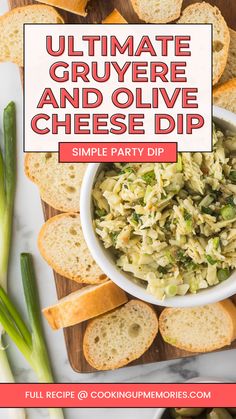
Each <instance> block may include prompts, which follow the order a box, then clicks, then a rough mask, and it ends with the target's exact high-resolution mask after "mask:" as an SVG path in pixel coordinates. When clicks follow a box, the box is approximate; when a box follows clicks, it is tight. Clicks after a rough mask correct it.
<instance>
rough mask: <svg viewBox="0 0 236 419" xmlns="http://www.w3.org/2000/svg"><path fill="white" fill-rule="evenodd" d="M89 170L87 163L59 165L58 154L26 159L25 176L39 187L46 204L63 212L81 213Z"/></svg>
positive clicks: (40, 155)
mask: <svg viewBox="0 0 236 419" xmlns="http://www.w3.org/2000/svg"><path fill="white" fill-rule="evenodd" d="M86 167H87V164H86V163H58V153H28V154H26V156H25V174H26V176H28V178H29V179H30V180H32V182H34V183H36V184H37V185H38V187H39V190H40V195H41V198H42V199H43V201H44V202H46V203H47V204H48V205H50V206H51V207H53V208H55V209H57V210H59V211H62V212H79V208H80V187H81V184H82V180H83V176H84V172H85V170H86Z"/></svg>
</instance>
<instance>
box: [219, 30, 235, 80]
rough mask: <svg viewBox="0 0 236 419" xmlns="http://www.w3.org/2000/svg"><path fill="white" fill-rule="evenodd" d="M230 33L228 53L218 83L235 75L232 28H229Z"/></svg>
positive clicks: (233, 34) (233, 32)
mask: <svg viewBox="0 0 236 419" xmlns="http://www.w3.org/2000/svg"><path fill="white" fill-rule="evenodd" d="M229 33H230V44H229V53H228V60H227V64H226V67H225V70H224V73H223V74H222V77H221V79H220V83H225V82H226V81H228V80H230V79H233V78H234V77H236V32H235V31H234V30H233V29H230V30H229Z"/></svg>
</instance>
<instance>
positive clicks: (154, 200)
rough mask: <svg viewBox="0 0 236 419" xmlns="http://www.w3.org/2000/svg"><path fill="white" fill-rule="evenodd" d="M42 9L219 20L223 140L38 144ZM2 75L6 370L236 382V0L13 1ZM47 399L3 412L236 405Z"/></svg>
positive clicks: (0, 363) (0, 315) (215, 121)
mask: <svg viewBox="0 0 236 419" xmlns="http://www.w3.org/2000/svg"><path fill="white" fill-rule="evenodd" d="M31 23H34V24H43V25H45V24H53V25H57V24H58V25H64V24H70V25H73V24H78V25H80V26H79V28H80V31H83V24H84V25H86V24H94V25H96V24H101V26H102V27H103V25H104V28H105V25H106V24H114V25H119V28H120V30H121V31H122V25H128V24H130V28H131V29H130V32H131V33H132V24H146V25H148V24H151V25H153V24H161V25H169V24H172V25H173V24H175V25H178V24H196V25H198V24H211V30H212V68H211V71H212V116H211V115H209V118H210V119H211V118H212V139H211V140H212V151H210V152H192V153H191V152H179V153H178V154H177V160H176V162H172V163H169V162H168V163H166V162H127V161H126V162H117V161H116V162H99V161H98V162H94V163H89V162H88V163H82V162H70V163H61V162H60V159H59V156H58V152H25V151H24V150H25V149H24V122H23V120H24V103H23V99H24V26H27V24H31ZM68 26H69V25H68ZM143 28H144V26H142V30H144V29H143ZM37 67H38V68H39V69H40V57H39V61H38V63H37ZM0 85H1V87H0V91H1V95H0V136H1V143H0V144H1V150H0V210H1V211H0V237H1V242H0V243H1V254H0V268H1V271H0V329H1V348H0V349H1V350H0V383H85V385H86V383H93V384H98V383H107V386H109V383H176V384H177V383H186V382H192V383H215V385H217V383H235V382H236V362H235V359H236V272H235V269H236V1H235V0H209V1H199V0H198V1H195V0H183V1H182V0H126V1H124V0H38V1H33V0H8V1H7V0H0ZM145 112H148V110H147V111H145ZM0 386H1V384H0ZM0 388H1V387H0ZM85 388H86V386H85ZM163 403H164V402H163ZM198 403H201V400H199V401H198ZM212 404H213V403H212ZM235 404H236V402H235ZM213 405H214V404H213ZM172 406H173V405H172ZM200 406H201V404H200ZM46 407H47V406H46ZM46 407H45V406H42V407H40V405H39V407H37V406H36V407H33V408H28V409H24V408H23V407H18V406H16V407H12V408H8V407H7V408H6V407H3V408H0V418H2V419H8V418H9V419H10V418H11V419H26V418H28V419H44V418H51V419H53V418H54V419H63V418H65V419H77V418H78V419H89V418H92V417H94V416H95V417H96V418H98V419H106V418H109V419H110V418H112V419H113V418H114V419H118V418H120V417H121V415H124V417H127V418H128V419H185V418H186V419H195V418H196V419H234V418H236V408H234V407H227V408H225V407H224V406H222V407H221V406H220V407H219V406H218V407H215V408H214V407H204V408H202V407H199V406H198V407H182V408H181V407H178V408H174V407H165V406H161V407H158V406H156V407H155V406H152V407H149V408H142V409H140V408H138V405H137V407H133V408H125V407H122V408H121V407H120V406H116V408H112V407H106V408H94V407H92V406H91V407H89V406H88V407H86V408H83V409H80V408H70V407H68V408H65V409H64V410H63V411H62V410H61V408H60V407H61V406H58V407H57V406H52V408H51V409H47V408H46ZM62 407H63V406H62ZM117 407H120V408H117Z"/></svg>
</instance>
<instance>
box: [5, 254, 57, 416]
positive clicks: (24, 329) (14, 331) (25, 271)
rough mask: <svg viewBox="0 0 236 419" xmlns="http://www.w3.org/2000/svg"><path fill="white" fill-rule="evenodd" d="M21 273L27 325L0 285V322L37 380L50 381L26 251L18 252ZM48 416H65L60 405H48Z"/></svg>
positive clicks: (37, 306) (49, 370)
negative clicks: (58, 406) (54, 406)
mask: <svg viewBox="0 0 236 419" xmlns="http://www.w3.org/2000/svg"><path fill="white" fill-rule="evenodd" d="M21 275H22V282H23V288H24V295H25V302H26V307H27V312H28V319H29V324H30V328H29V327H28V326H27V324H26V323H25V321H24V320H23V318H22V316H21V314H20V313H19V311H18V310H17V308H16V307H15V305H14V303H13V302H12V301H11V299H10V298H9V296H8V295H7V293H6V292H5V290H4V288H3V287H0V323H1V324H2V326H3V328H4V329H5V331H6V333H7V334H8V335H9V337H10V339H11V340H12V341H13V342H14V343H15V345H16V346H17V347H18V349H19V351H20V352H21V353H22V355H23V356H24V358H25V359H26V361H27V362H28V363H29V365H30V366H31V367H32V369H33V370H34V371H35V373H36V375H37V377H38V380H39V382H40V383H53V374H52V369H51V366H50V361H49V356H48V352H47V348H46V344H45V339H44V334H43V328H42V322H41V311H40V304H39V297H38V291H37V285H36V279H35V274H34V268H33V262H32V257H31V255H30V254H28V253H22V254H21ZM49 416H50V418H51V419H64V415H63V411H62V409H60V408H50V409H49Z"/></svg>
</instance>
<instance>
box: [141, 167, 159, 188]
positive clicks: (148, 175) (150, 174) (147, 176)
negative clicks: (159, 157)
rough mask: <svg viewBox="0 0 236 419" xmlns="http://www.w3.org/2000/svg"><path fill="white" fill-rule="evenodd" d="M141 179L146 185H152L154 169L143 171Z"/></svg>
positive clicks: (154, 177)
mask: <svg viewBox="0 0 236 419" xmlns="http://www.w3.org/2000/svg"><path fill="white" fill-rule="evenodd" d="M142 179H143V180H144V182H146V183H147V184H148V185H152V184H153V183H154V181H155V179H156V176H155V172H154V170H151V171H150V172H147V173H144V175H142Z"/></svg>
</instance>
